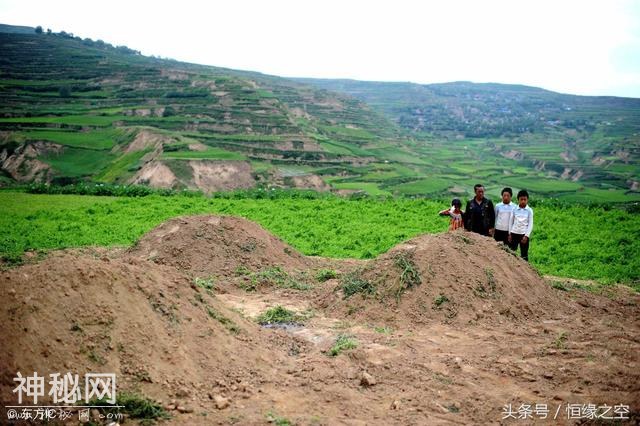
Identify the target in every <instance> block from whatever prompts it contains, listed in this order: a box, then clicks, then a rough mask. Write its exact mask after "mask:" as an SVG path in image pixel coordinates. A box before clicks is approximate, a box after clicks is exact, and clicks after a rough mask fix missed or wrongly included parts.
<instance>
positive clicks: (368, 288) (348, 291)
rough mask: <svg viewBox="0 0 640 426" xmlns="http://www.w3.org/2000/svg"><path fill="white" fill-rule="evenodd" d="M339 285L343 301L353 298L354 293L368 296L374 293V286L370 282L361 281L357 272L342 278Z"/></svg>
mask: <svg viewBox="0 0 640 426" xmlns="http://www.w3.org/2000/svg"><path fill="white" fill-rule="evenodd" d="M340 284H341V287H342V293H343V294H344V298H345V299H346V298H349V297H351V296H353V295H354V294H356V293H362V294H363V295H370V294H373V293H375V291H376V286H375V285H374V284H373V283H371V282H370V281H367V280H365V279H363V278H362V277H361V276H360V273H359V272H358V271H355V272H350V273H348V274H346V275H345V276H344V277H343V278H342V280H341V283H340Z"/></svg>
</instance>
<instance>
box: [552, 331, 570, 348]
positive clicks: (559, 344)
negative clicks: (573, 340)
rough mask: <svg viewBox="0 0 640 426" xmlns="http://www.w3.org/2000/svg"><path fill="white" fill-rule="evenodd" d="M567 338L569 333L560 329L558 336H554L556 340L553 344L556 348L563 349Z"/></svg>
mask: <svg viewBox="0 0 640 426" xmlns="http://www.w3.org/2000/svg"><path fill="white" fill-rule="evenodd" d="M568 338H569V335H568V334H567V332H566V331H561V332H560V333H559V334H558V337H556V340H555V341H554V342H553V346H555V347H556V349H564V348H565V347H566V343H567V340H568Z"/></svg>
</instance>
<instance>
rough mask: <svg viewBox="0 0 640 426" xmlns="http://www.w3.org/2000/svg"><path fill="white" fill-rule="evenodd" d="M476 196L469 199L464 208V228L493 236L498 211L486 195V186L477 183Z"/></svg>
mask: <svg viewBox="0 0 640 426" xmlns="http://www.w3.org/2000/svg"><path fill="white" fill-rule="evenodd" d="M473 190H474V192H475V193H476V196H475V197H473V198H472V199H471V200H469V201H467V207H466V208H465V210H464V215H463V217H464V229H466V230H467V231H472V232H476V233H478V234H481V235H485V236H490V235H491V236H493V231H494V229H493V227H494V224H495V221H496V212H495V210H494V208H493V203H492V202H491V200H489V199H488V198H485V197H484V186H482V185H481V184H477V185H475V186H474V187H473Z"/></svg>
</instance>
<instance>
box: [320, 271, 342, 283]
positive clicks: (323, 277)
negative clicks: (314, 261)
mask: <svg viewBox="0 0 640 426" xmlns="http://www.w3.org/2000/svg"><path fill="white" fill-rule="evenodd" d="M337 277H338V273H337V272H336V271H335V270H333V269H320V270H319V271H318V272H316V280H318V281H319V282H321V283H323V282H325V281H327V280H331V279H334V278H337Z"/></svg>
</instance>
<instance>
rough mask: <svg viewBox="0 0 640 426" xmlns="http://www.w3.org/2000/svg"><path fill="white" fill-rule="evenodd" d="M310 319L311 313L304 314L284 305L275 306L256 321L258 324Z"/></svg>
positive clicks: (302, 321)
mask: <svg viewBox="0 0 640 426" xmlns="http://www.w3.org/2000/svg"><path fill="white" fill-rule="evenodd" d="M307 319H309V315H302V314H299V313H296V312H294V311H291V310H289V309H287V308H285V307H283V306H280V305H278V306H275V307H273V308H269V309H267V310H266V311H265V312H263V313H261V314H260V315H259V316H258V317H257V318H256V321H257V322H258V324H261V325H266V324H302V323H304V321H306V320H307Z"/></svg>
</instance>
